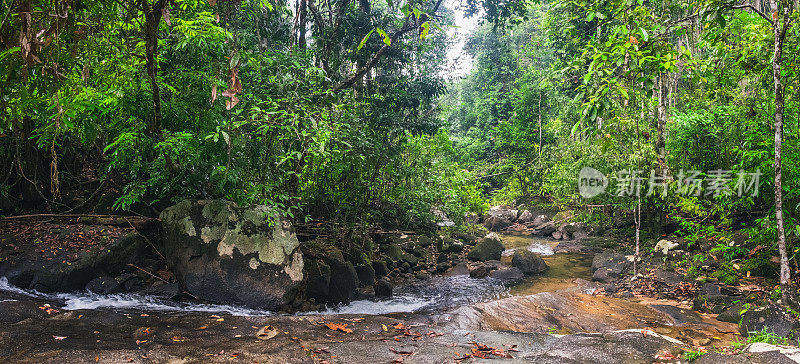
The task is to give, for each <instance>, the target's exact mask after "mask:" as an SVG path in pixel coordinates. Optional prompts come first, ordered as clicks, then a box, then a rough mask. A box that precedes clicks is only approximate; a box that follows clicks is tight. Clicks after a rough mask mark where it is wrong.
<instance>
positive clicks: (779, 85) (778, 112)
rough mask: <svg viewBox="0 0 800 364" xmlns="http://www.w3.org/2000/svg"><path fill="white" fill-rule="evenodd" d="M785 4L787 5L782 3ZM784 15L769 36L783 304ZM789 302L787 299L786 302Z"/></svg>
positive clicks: (786, 282) (786, 286) (786, 295)
mask: <svg viewBox="0 0 800 364" xmlns="http://www.w3.org/2000/svg"><path fill="white" fill-rule="evenodd" d="M784 5H785V6H788V5H789V4H784ZM770 7H771V8H772V11H774V12H776V13H775V14H779V13H780V10H781V9H780V8H779V7H778V2H777V0H770ZM783 10H784V11H785V13H784V14H781V15H778V16H777V17H775V16H773V26H772V30H773V35H774V36H775V39H774V42H773V48H772V81H773V86H774V87H773V91H774V93H775V165H774V166H775V221H776V223H777V225H778V253H779V254H780V258H781V274H780V278H781V282H780V283H781V299H782V300H783V303H784V304H790V303H794V302H793V298H794V297H793V296H794V294H793V292H790V290H791V289H792V288H791V272H790V270H789V257H788V255H787V253H786V233H785V232H784V228H783V183H782V178H783V175H782V166H781V148H782V146H783V106H784V95H783V82H782V77H781V62H782V60H783V41H784V38H785V36H786V28H787V27H788V19H787V17H788V15H787V13H788V11H786V9H783ZM790 301H791V302H790Z"/></svg>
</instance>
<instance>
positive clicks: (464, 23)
mask: <svg viewBox="0 0 800 364" xmlns="http://www.w3.org/2000/svg"><path fill="white" fill-rule="evenodd" d="M444 5H445V6H447V7H448V8H450V9H453V13H454V15H455V19H454V20H455V26H456V28H448V29H447V35H448V36H449V37H451V38H453V39H455V42H454V43H453V44H452V45H450V46H449V47H448V49H447V68H446V69H447V70H448V71H447V75H446V76H445V77H446V78H448V79H455V78H460V77H464V76H466V75H467V74H468V73H469V71H470V70H471V69H472V57H470V56H469V55H468V54H467V53H466V52H464V46H465V45H466V43H467V39H468V38H469V36H470V35H471V34H472V33H474V32H475V29H477V28H478V25H479V23H480V18H481V17H480V14H477V15H474V16H472V17H471V18H467V17H466V15H465V14H464V10H463V9H462V8H461V1H460V0H445V1H444Z"/></svg>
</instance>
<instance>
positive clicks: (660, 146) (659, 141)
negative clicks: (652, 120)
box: [655, 74, 668, 158]
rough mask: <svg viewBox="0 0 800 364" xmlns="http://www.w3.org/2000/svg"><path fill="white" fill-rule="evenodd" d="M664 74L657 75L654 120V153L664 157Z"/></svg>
mask: <svg viewBox="0 0 800 364" xmlns="http://www.w3.org/2000/svg"><path fill="white" fill-rule="evenodd" d="M664 76H665V74H661V75H659V76H658V116H657V118H658V120H657V122H656V134H657V136H656V145H655V146H656V153H658V155H659V157H661V158H664V154H665V153H666V151H665V150H664V148H665V146H666V142H665V138H664V128H665V126H666V124H667V105H666V102H667V95H665V93H666V89H667V87H668V85H667V84H666V83H667V82H665V77H664ZM666 78H668V77H666Z"/></svg>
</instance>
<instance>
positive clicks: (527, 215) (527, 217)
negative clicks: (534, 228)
mask: <svg viewBox="0 0 800 364" xmlns="http://www.w3.org/2000/svg"><path fill="white" fill-rule="evenodd" d="M531 221H533V214H532V213H531V212H530V211H529V210H525V211H522V213H521V214H519V217H518V218H517V222H518V223H520V224H525V223H529V222H531Z"/></svg>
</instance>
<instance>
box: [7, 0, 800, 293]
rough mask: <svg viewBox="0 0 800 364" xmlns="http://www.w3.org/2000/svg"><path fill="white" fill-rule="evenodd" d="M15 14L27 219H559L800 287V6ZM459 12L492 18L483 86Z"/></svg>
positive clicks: (127, 4) (307, 0)
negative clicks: (461, 67)
mask: <svg viewBox="0 0 800 364" xmlns="http://www.w3.org/2000/svg"><path fill="white" fill-rule="evenodd" d="M2 4H3V6H2V10H1V11H0V79H1V80H2V85H3V87H2V97H0V109H2V113H0V160H2V164H0V165H2V170H1V171H0V211H1V212H2V213H3V214H7V215H10V214H25V213H41V212H51V213H88V212H93V213H98V214H107V213H114V214H127V213H130V214H140V215H147V216H155V215H157V214H158V212H159V211H161V210H162V209H163V208H165V207H167V206H170V205H172V204H174V203H175V202H177V201H180V200H182V199H185V198H225V199H229V200H233V201H236V202H238V203H240V204H250V203H258V204H265V205H268V206H272V207H274V208H276V209H278V210H279V211H281V212H282V213H283V214H285V215H286V216H288V217H290V218H292V219H293V220H294V221H296V222H298V223H302V222H305V221H311V220H320V221H332V222H336V223H340V224H342V225H344V226H351V227H357V226H361V227H363V226H382V227H385V228H400V229H418V228H419V229H421V228H428V227H430V226H432V223H434V222H436V221H437V220H440V219H441V218H442V217H443V216H446V217H447V218H449V219H451V220H453V221H454V222H455V224H456V225H457V226H462V225H464V224H466V222H467V221H468V220H469V217H470V216H473V214H481V213H483V212H484V211H486V209H488V208H489V206H491V205H497V204H511V203H513V202H514V201H517V202H519V201H533V203H536V204H541V205H547V206H550V207H553V206H555V207H557V208H559V209H564V210H567V209H568V210H573V211H576V217H575V219H578V220H585V221H591V222H595V223H599V224H601V225H608V226H613V218H614V217H618V216H621V217H622V218H631V219H633V220H634V221H635V222H636V223H635V224H634V226H635V228H626V229H627V230H623V231H622V232H621V235H623V236H626V237H627V241H630V242H631V243H633V242H634V241H635V244H636V249H637V251H638V249H639V245H640V240H641V241H642V243H641V244H642V246H643V247H642V249H645V247H644V246H646V244H648V243H650V242H653V243H654V242H655V240H658V238H659V236H661V234H675V235H678V236H682V237H684V238H685V239H687V240H688V241H690V242H698V241H700V240H705V241H710V242H712V243H713V244H715V245H716V246H715V248H714V249H716V251H717V252H720V253H721V254H722V255H723V256H724V257H725V262H724V264H722V266H721V268H720V270H719V271H720V272H721V273H719V274H720V278H721V279H725V280H731V281H732V280H735V279H736V277H737V276H739V275H743V274H745V272H752V273H753V274H756V275H761V276H764V277H767V278H769V279H771V280H774V282H776V283H777V282H780V283H781V284H783V287H784V290H783V291H782V292H781V291H780V290H777V291H776V294H778V295H780V294H781V293H783V294H785V293H787V292H786V291H787V290H786V288H789V287H788V286H787V285H789V284H791V282H790V276H791V277H792V278H794V277H796V276H797V274H796V271H795V270H796V269H797V267H798V256H797V251H798V248H800V247H798V244H797V241H798V239H800V224H798V222H797V219H798V217H800V210H798V206H799V205H798V203H800V169H798V165H800V164H798V162H800V160H799V159H800V139H798V135H800V117H799V116H798V115H799V111H800V96H799V94H800V93H799V92H798V91H800V90H798V87H800V59H798V57H800V44H799V43H798V42H799V41H800V26H798V24H797V22H798V10H800V6H798V4H797V1H796V0H770V1H763V0H755V2H744V3H741V2H737V1H727V0H701V1H698V2H688V1H661V0H652V1H651V0H609V1H602V2H591V1H586V0H552V1H542V2H532V1H530V2H528V1H522V0H511V1H495V0H484V1H474V0H468V1H465V2H463V3H458V2H452V3H451V2H447V3H443V2H442V0H437V1H422V0H414V1H392V0H387V1H369V0H359V1H349V0H325V1H322V0H316V1H314V0H298V1H290V2H286V1H285V0H207V1H206V0H172V1H167V0H136V1H133V0H114V1H111V0H98V1H87V0H53V1H48V2H45V1H34V0H3V1H2ZM454 11H459V12H464V13H466V14H467V15H472V16H474V17H475V19H480V21H481V25H480V26H479V27H478V29H477V31H475V32H474V33H473V34H472V35H471V36H470V37H469V39H468V41H467V43H466V46H465V51H466V53H467V54H468V55H469V57H471V58H472V59H473V62H472V69H471V70H470V71H469V73H468V75H467V76H465V77H463V78H457V79H454V78H453V77H451V73H452V67H453V66H452V64H450V63H449V62H448V56H447V50H448V47H451V46H452V45H453V43H455V40H454V38H453V37H452V30H453V29H454V28H455V27H457V26H459V24H456V22H455V20H454V19H455V18H456V17H455V13H454ZM583 167H593V168H596V169H598V170H600V171H602V172H603V173H605V174H606V175H607V176H610V177H611V176H617V175H618V173H619V172H620V171H625V170H627V171H642V174H641V176H639V177H641V178H643V179H644V180H645V181H644V182H645V184H643V185H642V187H641V192H642V193H641V194H640V195H639V198H637V196H635V194H623V193H617V190H618V188H619V187H620V186H621V185H622V182H620V181H622V180H623V179H622V177H619V178H611V179H612V180H613V181H612V183H611V185H610V186H609V189H608V191H607V193H604V194H601V195H599V196H596V197H592V198H589V199H586V198H583V197H581V195H580V194H579V190H578V172H579V171H580V170H581V169H582V168H583ZM651 171H654V172H655V175H659V176H666V177H665V182H664V183H665V184H666V183H668V184H669V187H668V189H669V191H668V193H667V191H666V189H664V191H665V192H664V193H660V190H659V188H656V191H655V192H656V193H652V194H650V193H646V192H647V190H648V189H650V188H651V187H652V184H651V185H648V184H647V183H646V182H647V180H648V179H649V178H650V173H651ZM690 171H699V172H697V173H695V174H694V177H696V178H704V179H705V183H706V184H705V185H704V186H702V187H704V188H701V189H694V190H691V189H689V190H687V187H691V185H690V184H687V183H685V181H686V176H687V174H688V173H689V172H690ZM724 171H727V172H728V173H727V174H724V175H723V176H722V177H724V178H722V177H720V175H721V174H723V173H721V172H724ZM740 173H744V174H746V175H747V176H750V177H752V176H755V174H756V173H760V174H759V176H760V184H759V185H756V186H755V187H754V186H749V185H744V186H742V185H740V184H739V183H740V179H738V178H737V176H738V175H739V174H740ZM715 177H720V178H717V179H716V181H717V182H718V186H717V187H724V186H726V187H727V189H725V188H716V189H712V188H708V187H709V185H708V183H709V180H710V179H713V178H715ZM614 181H615V182H614ZM746 187H751V188H746ZM753 187H754V188H753ZM634 188H636V187H634ZM742 188H744V190H743V192H744V193H742V194H741V195H740V194H739V193H737V192H739V191H740V190H741V189H742ZM615 189H617V190H615ZM742 229H744V230H745V231H746V232H747V233H748V234H749V237H750V239H749V240H748V241H747V243H746V244H744V245H730V244H729V241H730V240H731V236H732V234H734V233H735V232H737V231H739V230H742ZM640 230H641V231H640ZM640 234H641V239H640ZM634 236H635V238H634ZM651 246H652V244H651ZM775 257H777V260H776V259H775ZM747 274H749V273H747ZM792 290H793V289H792Z"/></svg>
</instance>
